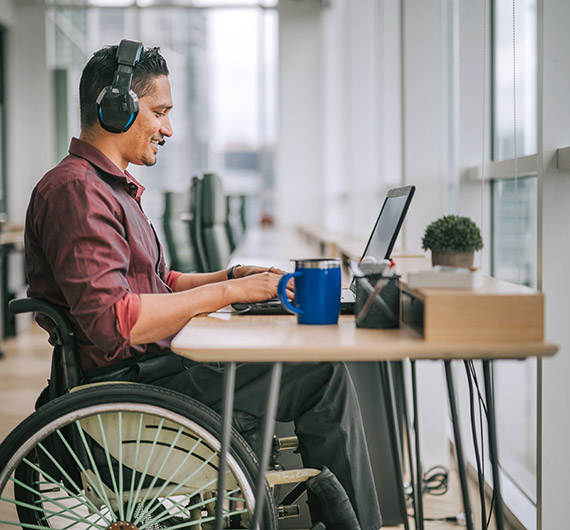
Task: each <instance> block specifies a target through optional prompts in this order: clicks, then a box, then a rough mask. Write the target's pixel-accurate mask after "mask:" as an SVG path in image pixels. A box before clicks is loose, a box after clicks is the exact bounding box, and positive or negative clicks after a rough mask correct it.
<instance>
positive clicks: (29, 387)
mask: <svg viewBox="0 0 570 530" xmlns="http://www.w3.org/2000/svg"><path fill="white" fill-rule="evenodd" d="M3 351H4V358H3V359H0V440H3V439H4V438H5V437H6V436H7V434H8V433H9V432H10V431H11V430H12V429H13V428H14V427H15V426H16V425H17V424H18V423H19V422H20V421H22V420H23V419H24V418H25V417H26V416H27V415H29V414H31V413H32V412H33V410H34V402H35V400H36V397H37V396H38V394H39V393H40V391H41V390H42V388H43V387H44V386H45V385H46V380H47V377H48V374H49V365H50V355H51V347H50V346H49V344H48V342H47V335H46V334H45V333H44V332H43V331H42V330H41V329H39V328H37V327H35V326H34V325H32V326H31V329H30V331H28V332H27V333H21V334H20V335H19V336H18V338H15V339H9V340H7V341H5V342H4V344H3ZM477 499H478V494H477V491H476V489H475V485H473V490H472V492H471V502H472V509H473V511H474V517H475V528H481V524H480V517H479V510H480V508H479V504H478V503H477V502H476V501H477ZM460 512H463V508H462V506H461V498H460V492H459V487H458V479H457V476H456V474H455V473H451V476H450V487H449V491H448V492H447V493H446V494H445V495H444V496H441V497H435V496H430V495H426V496H425V497H424V513H425V517H426V519H429V518H431V519H439V518H442V517H448V516H455V515H457V514H458V513H460ZM384 528H386V529H388V527H384ZM390 528H400V529H401V528H404V525H400V526H398V527H390ZM410 528H415V523H414V520H413V518H410ZM451 528H457V524H456V523H454V522H444V521H428V520H426V522H425V529H426V530H437V529H451ZM494 528H495V526H494V521H493V522H492V524H491V526H490V529H494ZM507 528H508V529H510V528H511V527H507Z"/></svg>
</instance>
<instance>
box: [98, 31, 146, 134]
mask: <svg viewBox="0 0 570 530" xmlns="http://www.w3.org/2000/svg"><path fill="white" fill-rule="evenodd" d="M142 51H143V45H142V43H141V42H137V41H132V40H127V39H123V40H122V41H121V43H120V44H119V47H118V49H117V63H118V66H117V70H116V72H115V75H114V77H113V84H112V85H111V86H108V87H105V88H104V89H103V90H101V92H100V94H99V97H98V98H97V117H98V119H99V123H100V124H101V127H103V128H104V129H105V130H106V131H109V132H112V133H122V132H126V131H128V130H129V128H130V127H131V125H132V124H133V122H134V121H135V119H136V117H137V114H138V113H139V99H138V97H137V95H136V94H135V93H134V92H133V91H132V90H131V81H132V79H133V68H134V67H135V65H136V64H137V63H138V62H139V60H140V58H141V54H142Z"/></svg>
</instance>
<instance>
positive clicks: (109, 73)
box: [79, 46, 169, 130]
mask: <svg viewBox="0 0 570 530" xmlns="http://www.w3.org/2000/svg"><path fill="white" fill-rule="evenodd" d="M117 49H118V46H107V47H105V48H102V49H100V50H99V51H96V52H95V53H94V54H93V57H91V59H90V60H89V62H88V63H87V64H86V65H85V68H84V69H83V73H82V74H81V81H80V82H79V110H80V113H81V130H85V129H88V128H90V127H92V126H93V125H94V124H95V122H96V121H97V97H98V96H99V93H100V92H101V90H103V89H104V88H105V87H107V86H111V85H112V84H113V77H114V76H115V71H116V70H117ZM168 74H169V72H168V66H167V65H166V61H165V60H164V57H163V56H162V55H161V54H160V48H145V49H144V50H143V52H142V54H141V58H140V60H139V62H138V63H137V64H136V65H135V67H134V68H133V79H132V82H131V90H132V91H133V92H134V93H135V94H136V95H137V96H138V97H139V98H142V97H143V96H145V95H146V94H147V93H148V91H149V89H150V86H151V83H152V81H153V79H154V78H155V77H158V76H161V75H168Z"/></svg>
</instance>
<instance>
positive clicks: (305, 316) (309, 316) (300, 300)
mask: <svg viewBox="0 0 570 530" xmlns="http://www.w3.org/2000/svg"><path fill="white" fill-rule="evenodd" d="M293 261H295V272H293V273H290V274H284V275H283V277H282V278H281V280H280V281H279V286H278V287H277V296H278V297H279V301H280V302H281V304H282V305H283V306H284V307H285V309H287V310H288V311H289V312H290V313H295V314H296V315H297V322H298V323H299V324H336V323H337V322H338V315H339V313H340V281H341V274H340V260H338V259H331V258H316V259H298V260H293ZM291 278H295V299H294V301H293V302H294V304H295V305H292V304H291V302H289V300H288V299H287V295H286V293H285V288H286V286H287V282H288V281H289V280H290V279H291Z"/></svg>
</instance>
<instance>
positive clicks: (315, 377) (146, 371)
mask: <svg viewBox="0 0 570 530" xmlns="http://www.w3.org/2000/svg"><path fill="white" fill-rule="evenodd" d="M165 353H166V352H165ZM169 353H171V352H169ZM121 364H123V363H119V365H115V366H110V367H108V368H104V369H101V370H98V371H96V373H95V372H92V373H91V374H90V375H89V374H88V377H87V379H88V380H90V381H91V382H94V381H101V380H121V381H133V382H139V383H146V384H153V385H156V386H161V387H164V388H170V389H172V390H176V391H177V392H180V393H182V394H185V395H187V396H190V397H192V398H194V399H196V400H197V401H200V402H202V403H204V404H205V405H207V406H208V407H210V408H212V409H213V410H215V411H217V412H220V411H221V408H222V399H223V396H222V394H223V388H222V387H223V370H224V368H223V366H219V365H217V364H209V363H196V362H194V361H191V360H190V359H185V358H183V357H180V356H178V355H172V354H169V355H166V356H163V355H159V356H158V358H157V357H156V356H150V358H146V356H142V357H141V358H134V359H130V360H129V361H127V362H126V363H124V365H123V366H120V365H121ZM270 369H271V364H267V363H247V364H241V365H238V367H237V370H236V385H235V398H234V409H235V410H240V411H243V412H246V413H248V414H250V415H252V416H255V417H257V418H262V417H263V415H264V413H265V408H266V401H267V394H268V390H269V372H270ZM276 419H277V421H281V422H290V421H293V422H294V424H295V433H296V435H297V437H298V438H299V451H300V454H301V458H302V460H303V465H304V466H305V467H311V468H317V469H320V468H321V467H323V466H326V467H327V468H329V469H330V470H331V471H332V472H333V473H334V475H335V476H336V477H337V478H338V480H339V482H340V483H341V484H342V486H343V487H344V489H345V491H346V493H347V495H348V497H349V499H350V502H351V503H352V506H353V508H354V511H355V512H356V515H357V517H358V520H359V522H360V527H361V528H362V530H378V529H379V528H380V527H381V525H382V518H381V516H380V507H379V506H378V498H377V494H376V487H375V485H374V479H373V476H372V470H371V466H370V459H369V457H368V447H367V445H366V439H365V434H364V427H363V425H362V417H361V413H360V406H359V404H358V398H357V396H356V392H355V390H354V386H353V384H352V379H351V378H350V374H349V372H348V369H347V367H346V366H345V364H344V363H284V364H283V374H282V377H281V389H280V393H279V402H278V406H277V416H276ZM309 508H310V510H311V516H312V518H313V519H314V522H317V521H318V520H319V517H320V508H319V505H318V503H316V502H315V500H314V499H311V497H309ZM333 528H334V527H333ZM343 530H345V529H343ZM346 530H352V529H346Z"/></svg>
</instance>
